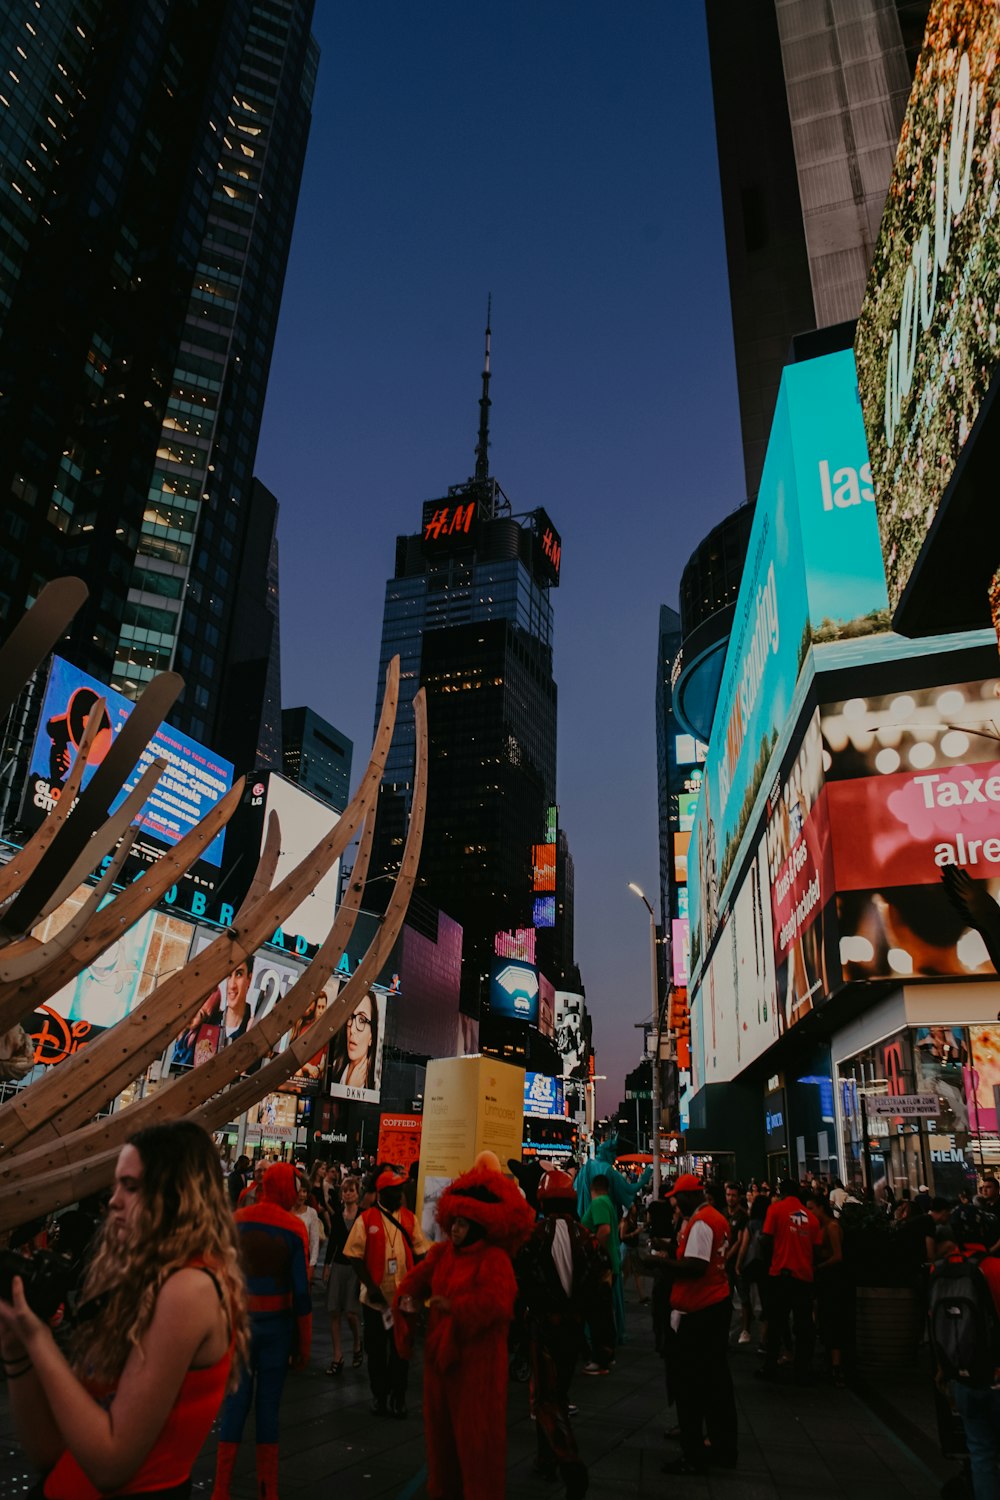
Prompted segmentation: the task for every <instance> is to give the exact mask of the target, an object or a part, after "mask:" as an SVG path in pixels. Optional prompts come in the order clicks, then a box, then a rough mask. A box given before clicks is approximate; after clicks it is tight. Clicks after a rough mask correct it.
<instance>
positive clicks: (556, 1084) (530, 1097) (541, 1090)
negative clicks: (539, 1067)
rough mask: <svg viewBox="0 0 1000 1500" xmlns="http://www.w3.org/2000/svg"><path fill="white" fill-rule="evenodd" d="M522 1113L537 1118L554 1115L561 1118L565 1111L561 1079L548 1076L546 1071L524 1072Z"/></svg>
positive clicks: (546, 1117)
mask: <svg viewBox="0 0 1000 1500" xmlns="http://www.w3.org/2000/svg"><path fill="white" fill-rule="evenodd" d="M524 1113H525V1114H526V1115H528V1116H530V1117H533V1118H538V1119H548V1118H550V1117H551V1116H554V1115H556V1116H559V1117H560V1118H561V1117H562V1116H563V1115H564V1114H565V1113H566V1108H565V1102H564V1099H563V1081H562V1079H561V1078H550V1077H549V1076H548V1074H547V1073H525V1075H524Z"/></svg>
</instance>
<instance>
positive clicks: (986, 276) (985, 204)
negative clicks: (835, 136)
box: [855, 0, 1000, 609]
mask: <svg viewBox="0 0 1000 1500" xmlns="http://www.w3.org/2000/svg"><path fill="white" fill-rule="evenodd" d="M998 55H1000V9H998V8H997V6H995V5H984V4H982V3H981V0H934V3H933V4H932V5H931V8H930V15H929V16H928V19H927V27H926V30H925V32H924V45H923V50H922V52H921V54H920V58H919V61H918V63H917V68H916V73H915V76H914V81H913V89H912V92H911V94H910V102H909V106H908V109H907V113H906V119H905V121H904V123H903V129H902V134H901V136H900V144H899V149H898V152H897V155H896V163H895V168H894V170H893V175H892V180H891V182H890V184H889V192H888V195H887V197H886V202H885V210H884V213H883V215H882V224H881V228H880V231H879V237H878V242H877V245H876V247H875V257H874V260H873V263H872V269H871V273H870V276H869V281H868V289H867V293H866V296H865V300H864V303H863V305H862V309H861V316H860V318H859V321H858V331H857V338H856V343H855V348H856V351H857V360H858V373H859V377H860V383H861V395H862V401H863V404H864V417H865V425H866V427H867V430H868V444H869V449H870V452H871V466H872V472H873V474H874V477H875V491H876V503H877V506H878V520H879V527H880V530H881V535H882V550H883V554H884V557H885V571H886V577H887V580H888V589H889V599H890V601H891V604H892V607H893V608H894V609H895V607H896V606H897V605H898V604H899V602H900V599H901V597H902V596H903V593H904V591H905V590H906V588H907V585H908V583H909V581H910V579H911V576H913V574H914V569H915V567H916V565H917V563H918V561H920V560H922V558H923V557H924V556H925V555H926V553H927V552H928V551H932V550H933V543H931V542H929V533H930V530H931V527H932V525H933V524H934V522H935V519H936V517H937V516H938V512H939V507H940V505H941V501H942V497H943V495H944V492H945V490H946V489H947V487H948V485H949V482H950V481H951V479H952V477H953V475H954V474H955V466H956V462H957V460H958V457H959V454H960V453H961V452H962V449H963V448H964V447H965V444H966V443H967V441H968V439H969V436H970V434H971V433H972V430H973V428H974V427H975V424H976V419H977V417H978V415H979V412H980V408H981V406H982V403H983V398H984V396H985V395H986V392H987V389H988V387H989V385H990V382H991V380H992V379H993V376H994V373H995V371H996V367H997V360H998V355H1000V343H998V339H997V325H998V323H1000V221H998V215H997V208H998V204H1000V174H998V166H1000V132H998V130H997V127H996V119H997V111H998V109H1000V68H998V67H997V58H998ZM984 503H985V502H984ZM989 503H990V504H992V501H989ZM994 567H995V562H994V561H991V562H990V572H992V570H993V568H994Z"/></svg>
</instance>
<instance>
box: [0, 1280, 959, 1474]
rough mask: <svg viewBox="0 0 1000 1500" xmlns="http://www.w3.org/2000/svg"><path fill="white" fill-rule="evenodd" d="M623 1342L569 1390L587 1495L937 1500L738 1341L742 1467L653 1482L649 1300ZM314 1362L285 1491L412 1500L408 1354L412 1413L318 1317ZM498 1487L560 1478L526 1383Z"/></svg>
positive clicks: (887, 1447)
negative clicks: (379, 1407) (774, 1378)
mask: <svg viewBox="0 0 1000 1500" xmlns="http://www.w3.org/2000/svg"><path fill="white" fill-rule="evenodd" d="M628 1321H629V1341H628V1343H627V1344H625V1346H624V1347H623V1348H622V1349H621V1350H620V1351H619V1357H618V1360H617V1363H616V1366H615V1369H614V1371H613V1373H612V1374H611V1375H610V1376H607V1377H591V1378H588V1377H586V1376H584V1375H582V1374H578V1375H577V1377H576V1379H575V1381H574V1387H573V1399H574V1401H575V1402H576V1404H577V1405H578V1406H579V1409H580V1410H579V1414H578V1416H577V1417H576V1418H575V1422H576V1429H577V1433H578V1435H579V1439H580V1446H581V1452H582V1456H583V1458H584V1459H585V1461H586V1462H587V1463H588V1465H589V1466H590V1474H591V1488H590V1495H591V1496H593V1497H594V1500H621V1497H622V1496H629V1497H632V1496H635V1497H645V1496H657V1497H660V1500H776V1497H787V1500H803V1497H809V1500H812V1497H817V1500H820V1497H827V1496H831V1497H832V1496H848V1497H850V1500H896V1497H899V1500H903V1497H911V1500H937V1497H938V1496H939V1495H940V1491H941V1482H942V1479H943V1478H945V1477H947V1476H948V1475H949V1474H952V1473H954V1472H955V1466H954V1465H949V1464H945V1463H944V1462H943V1461H941V1460H938V1461H936V1462H935V1458H934V1454H933V1449H932V1447H928V1448H926V1449H925V1450H924V1452H923V1455H922V1457H919V1458H918V1457H917V1456H916V1455H915V1454H914V1453H913V1452H912V1451H911V1450H910V1449H909V1448H908V1447H906V1446H905V1445H904V1444H903V1442H902V1441H901V1440H900V1439H899V1438H897V1437H895V1436H894V1435H893V1433H892V1432H891V1431H890V1430H889V1428H888V1427H886V1426H885V1425H884V1424H883V1422H882V1421H881V1420H880V1419H879V1418H878V1417H877V1416H875V1415H874V1414H873V1413H872V1412H871V1411H870V1410H869V1408H868V1407H867V1406H866V1405H865V1404H864V1403H863V1402H862V1401H861V1399H860V1398H859V1397H858V1396H856V1395H855V1394H854V1393H853V1392H851V1391H849V1390H848V1391H844V1390H835V1389H833V1388H832V1387H831V1386H830V1385H828V1384H827V1383H825V1382H818V1383H816V1384H814V1385H808V1386H804V1387H795V1386H794V1385H792V1384H791V1383H789V1384H788V1385H781V1386H773V1385H770V1384H766V1383H764V1382H762V1381H758V1380H755V1379H754V1377H753V1371H754V1370H755V1369H756V1367H757V1365H758V1363H759V1361H758V1360H757V1358H756V1357H755V1356H754V1354H753V1353H752V1351H751V1350H750V1349H748V1348H743V1349H739V1350H736V1351H734V1353H733V1356H732V1364H733V1373H734V1379H735V1384H736V1396H737V1404H738V1407H739V1417H740V1464H739V1468H738V1469H737V1470H735V1471H728V1470H726V1471H720V1472H719V1473H718V1474H717V1475H711V1476H710V1477H707V1478H693V1479H678V1478H670V1479H667V1478H665V1477H664V1476H663V1475H662V1474H661V1473H660V1464H661V1463H662V1462H663V1460H664V1458H666V1457H674V1456H676V1454H677V1453H678V1451H679V1450H678V1448H677V1445H676V1444H675V1443H672V1442H669V1441H667V1440H666V1438H665V1434H664V1429H665V1428H667V1427H671V1426H673V1413H672V1412H670V1411H668V1409H667V1407H666V1404H665V1398H664V1386H663V1367H662V1364H661V1363H660V1361H659V1359H658V1358H657V1357H656V1355H655V1354H654V1353H653V1350H652V1337H651V1332H650V1328H649V1318H648V1309H647V1308H640V1307H639V1306H638V1305H636V1304H635V1303H634V1302H633V1303H632V1304H631V1305H630V1306H629V1309H628ZM317 1324H318V1326H317V1330H316V1343H315V1348H314V1359H313V1366H312V1368H311V1369H309V1370H307V1371H304V1372H302V1373H301V1374H292V1375H291V1376H290V1377H289V1380H288V1384H287V1386H286V1389H285V1398H284V1402H283V1404H282V1414H281V1417H282V1420H281V1452H282V1460H281V1488H282V1497H283V1500H296V1497H298V1496H303V1497H312V1496H317V1497H320V1496H322V1497H324V1500H325V1497H326V1496H327V1495H328V1494H329V1493H330V1492H331V1489H333V1488H334V1487H335V1492H336V1493H337V1494H346V1495H349V1496H350V1497H351V1500H358V1497H386V1500H390V1497H392V1500H423V1497H424V1496H425V1494H426V1489H425V1485H424V1482H423V1481H424V1445H423V1435H422V1430H421V1424H420V1414H419V1406H420V1370H419V1363H418V1362H416V1361H415V1362H414V1366H413V1370H412V1374H411V1386H410V1398H411V1400H410V1416H409V1418H408V1419H407V1420H406V1421H402V1422H400V1421H392V1420H389V1419H386V1418H377V1417H374V1416H372V1414H371V1413H370V1412H369V1410H368V1402H369V1392H368V1383H367V1379H366V1376H365V1372H364V1370H358V1371H355V1370H350V1369H348V1368H345V1370H344V1373H343V1374H342V1375H341V1376H340V1378H339V1379H338V1380H333V1379H330V1378H329V1377H327V1376H326V1375H324V1373H323V1370H324V1368H325V1365H326V1362H327V1360H328V1358H329V1339H328V1334H327V1332H326V1328H325V1326H324V1324H325V1319H324V1318H322V1316H321V1317H320V1319H318V1320H317ZM508 1427H509V1433H508V1463H507V1476H508V1477H507V1493H508V1495H509V1496H511V1497H517V1500H558V1497H559V1496H560V1495H561V1493H562V1491H561V1487H559V1486H555V1485H546V1484H544V1483H542V1482H541V1481H540V1480H539V1479H537V1478H536V1477H535V1476H534V1475H533V1473H532V1472H531V1463H532V1459H533V1457H534V1451H535V1434H534V1423H533V1422H532V1421H531V1419H530V1416H529V1414H528V1387H527V1386H526V1385H518V1384H512V1385H511V1388H510V1403H509V1423H508ZM214 1448H215V1440H214V1437H213V1438H212V1439H210V1441H209V1442H208V1444H207V1445H206V1448H205V1452H204V1453H203V1455H202V1457H201V1459H200V1460H199V1462H198V1465H197V1466H196V1469H195V1475H194V1494H195V1495H196V1496H200V1497H205V1496H207V1495H208V1494H210V1492H211V1488H212V1470H213V1462H214ZM27 1479H28V1476H27V1475H26V1473H25V1469H24V1466H23V1464H22V1462H21V1461H20V1459H19V1457H18V1455H17V1452H16V1449H15V1448H14V1447H13V1446H12V1442H11V1439H10V1423H9V1416H8V1412H7V1402H6V1393H5V1392H4V1391H3V1388H2V1387H0V1500H8V1497H13V1496H15V1495H17V1496H23V1495H24V1492H25V1488H26V1487H27V1486H26V1481H27ZM254 1492H255V1485H254V1474H253V1434H252V1431H249V1430H248V1432H247V1441H246V1443H245V1445H244V1451H243V1453H242V1454H241V1456H240V1461H239V1463H238V1465H237V1470H236V1479H235V1481H234V1485H233V1495H234V1500H253V1496H254Z"/></svg>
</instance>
